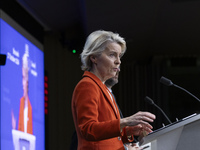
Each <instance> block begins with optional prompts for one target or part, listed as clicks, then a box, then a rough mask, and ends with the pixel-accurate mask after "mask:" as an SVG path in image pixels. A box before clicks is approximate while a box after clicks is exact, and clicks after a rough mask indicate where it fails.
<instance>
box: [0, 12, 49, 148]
mask: <svg viewBox="0 0 200 150" xmlns="http://www.w3.org/2000/svg"><path fill="white" fill-rule="evenodd" d="M1 15H2V13H1ZM4 16H5V15H4ZM2 18H3V17H1V18H0V42H1V43H0V54H6V55H7V58H6V64H5V65H4V66H0V102H1V103H0V104H1V105H0V107H1V110H0V129H1V131H0V139H1V143H0V144H1V150H18V149H19V150H44V149H45V131H44V53H43V51H42V47H40V46H39V47H40V48H38V45H37V44H35V43H36V42H35V41H34V40H31V38H30V39H29V38H27V37H25V36H24V35H26V34H27V35H28V33H26V31H25V30H24V31H23V34H22V33H21V32H20V31H19V30H18V28H19V27H17V28H14V27H13V25H11V24H10V23H8V22H9V21H5V20H6V19H4V18H3V19H2ZM16 29H17V30H16ZM22 30H23V29H21V31H22ZM24 33H25V34H24ZM33 43H34V44H33Z"/></svg>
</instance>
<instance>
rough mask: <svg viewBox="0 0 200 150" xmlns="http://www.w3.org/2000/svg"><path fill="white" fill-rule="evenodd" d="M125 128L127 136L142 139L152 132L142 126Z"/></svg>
mask: <svg viewBox="0 0 200 150" xmlns="http://www.w3.org/2000/svg"><path fill="white" fill-rule="evenodd" d="M125 128H126V135H127V136H130V135H134V136H140V137H144V136H146V135H147V134H149V133H150V132H152V130H151V129H149V128H148V129H147V128H145V127H144V126H142V125H141V124H138V125H136V126H128V127H125Z"/></svg>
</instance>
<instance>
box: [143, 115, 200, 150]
mask: <svg viewBox="0 0 200 150" xmlns="http://www.w3.org/2000/svg"><path fill="white" fill-rule="evenodd" d="M139 145H140V146H142V147H146V148H144V150H147V149H148V150H196V149H200V114H194V115H191V116H188V117H186V118H183V119H182V120H180V121H177V122H174V123H172V124H169V125H167V126H165V127H163V128H160V129H158V130H155V131H154V132H152V133H150V134H149V135H147V136H146V137H144V138H142V139H141V140H140V141H139ZM146 145H147V146H146Z"/></svg>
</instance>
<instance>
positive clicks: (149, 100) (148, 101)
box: [145, 96, 154, 105]
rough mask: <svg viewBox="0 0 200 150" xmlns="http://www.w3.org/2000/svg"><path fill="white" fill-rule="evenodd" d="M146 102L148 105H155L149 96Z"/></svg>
mask: <svg viewBox="0 0 200 150" xmlns="http://www.w3.org/2000/svg"><path fill="white" fill-rule="evenodd" d="M145 101H146V102H147V103H149V104H151V105H153V104H154V102H153V100H152V99H151V98H150V97H148V96H146V97H145Z"/></svg>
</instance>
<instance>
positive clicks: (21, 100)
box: [18, 97, 33, 134]
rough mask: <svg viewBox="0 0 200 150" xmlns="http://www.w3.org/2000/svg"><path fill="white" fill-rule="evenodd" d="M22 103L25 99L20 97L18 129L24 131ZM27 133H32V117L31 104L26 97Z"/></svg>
mask: <svg viewBox="0 0 200 150" xmlns="http://www.w3.org/2000/svg"><path fill="white" fill-rule="evenodd" d="M24 104H25V99H24V97H22V98H21V99H20V110H19V123H18V130H19V131H22V132H24ZM27 133H29V134H33V119H32V106H31V103H30V100H29V99H28V121H27Z"/></svg>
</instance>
